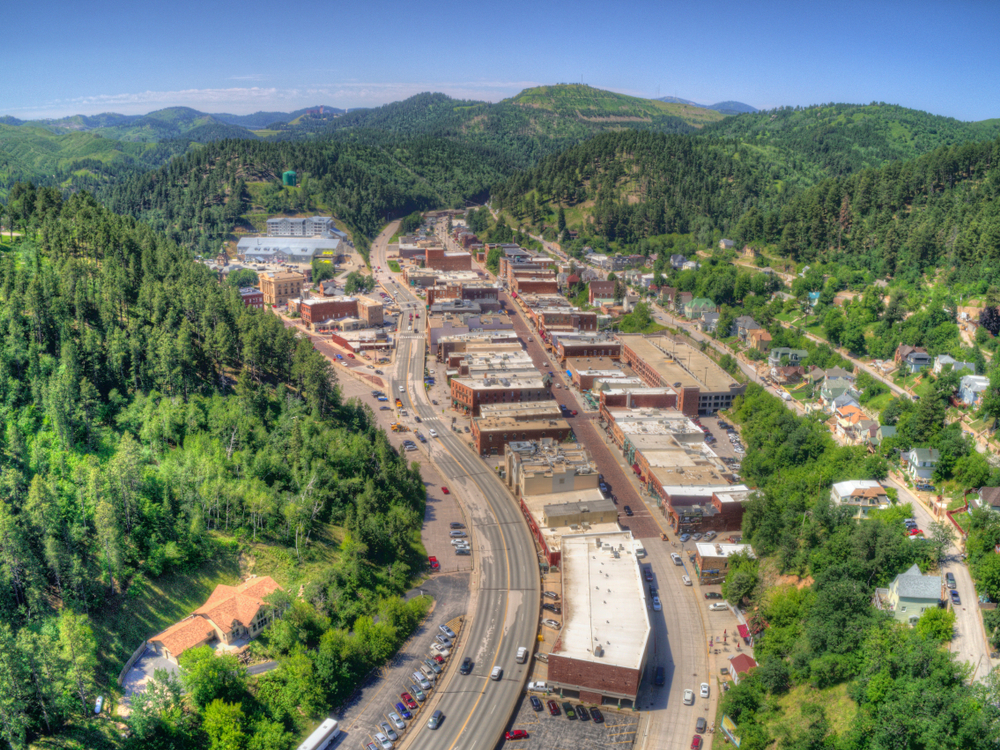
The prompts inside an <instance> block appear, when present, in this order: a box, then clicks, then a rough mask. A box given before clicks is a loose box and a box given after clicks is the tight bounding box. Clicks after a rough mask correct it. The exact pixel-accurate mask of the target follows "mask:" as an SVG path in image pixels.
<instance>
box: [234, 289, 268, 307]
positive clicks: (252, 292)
mask: <svg viewBox="0 0 1000 750" xmlns="http://www.w3.org/2000/svg"><path fill="white" fill-rule="evenodd" d="M240 297H242V298H243V304H244V306H246V307H256V308H257V309H258V310H263V309H264V293H263V292H262V291H261V290H260V289H257V288H256V287H252V286H245V287H243V288H241V289H240Z"/></svg>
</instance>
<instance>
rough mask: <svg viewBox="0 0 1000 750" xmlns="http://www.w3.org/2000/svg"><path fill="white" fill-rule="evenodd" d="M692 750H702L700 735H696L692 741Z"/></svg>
mask: <svg viewBox="0 0 1000 750" xmlns="http://www.w3.org/2000/svg"><path fill="white" fill-rule="evenodd" d="M691 750H701V737H699V736H698V735H695V736H694V739H693V740H691Z"/></svg>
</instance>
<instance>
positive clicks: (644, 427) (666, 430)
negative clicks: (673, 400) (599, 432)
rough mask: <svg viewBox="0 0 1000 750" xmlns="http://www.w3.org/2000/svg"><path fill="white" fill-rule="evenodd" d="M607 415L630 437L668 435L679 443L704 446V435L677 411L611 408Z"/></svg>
mask: <svg viewBox="0 0 1000 750" xmlns="http://www.w3.org/2000/svg"><path fill="white" fill-rule="evenodd" d="M608 413H609V414H610V415H611V416H612V417H614V420H615V424H616V425H617V426H618V429H620V430H621V431H622V432H623V433H624V434H626V435H629V436H630V437H631V436H636V437H638V436H641V435H670V436H672V437H674V438H676V439H677V440H678V441H679V442H681V443H686V444H691V443H695V444H698V443H700V444H704V442H705V433H704V432H702V431H701V428H699V427H698V425H696V424H695V423H694V422H692V421H691V420H690V419H688V418H687V417H686V416H684V415H683V414H682V413H681V412H679V411H670V410H667V409H652V408H648V407H644V408H639V409H627V408H624V407H615V406H613V407H609V408H608Z"/></svg>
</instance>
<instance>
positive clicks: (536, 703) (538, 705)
mask: <svg viewBox="0 0 1000 750" xmlns="http://www.w3.org/2000/svg"><path fill="white" fill-rule="evenodd" d="M530 700H531V708H532V710H534V711H541V710H542V702H541V701H540V700H538V698H536V697H535V696H533V695H532V696H531V698H530Z"/></svg>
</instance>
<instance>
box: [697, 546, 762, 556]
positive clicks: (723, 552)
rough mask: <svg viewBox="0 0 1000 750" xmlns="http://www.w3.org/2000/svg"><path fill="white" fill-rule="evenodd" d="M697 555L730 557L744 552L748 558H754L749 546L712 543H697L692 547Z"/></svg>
mask: <svg viewBox="0 0 1000 750" xmlns="http://www.w3.org/2000/svg"><path fill="white" fill-rule="evenodd" d="M694 546H695V549H697V550H698V554H699V555H701V556H702V557H703V558H704V557H732V556H733V555H738V554H739V553H740V552H746V553H747V554H748V555H750V557H756V555H754V553H753V548H752V547H751V546H750V545H749V544H722V543H721V542H720V543H718V544H714V543H712V542H698V543H697V544H695V545H694Z"/></svg>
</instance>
